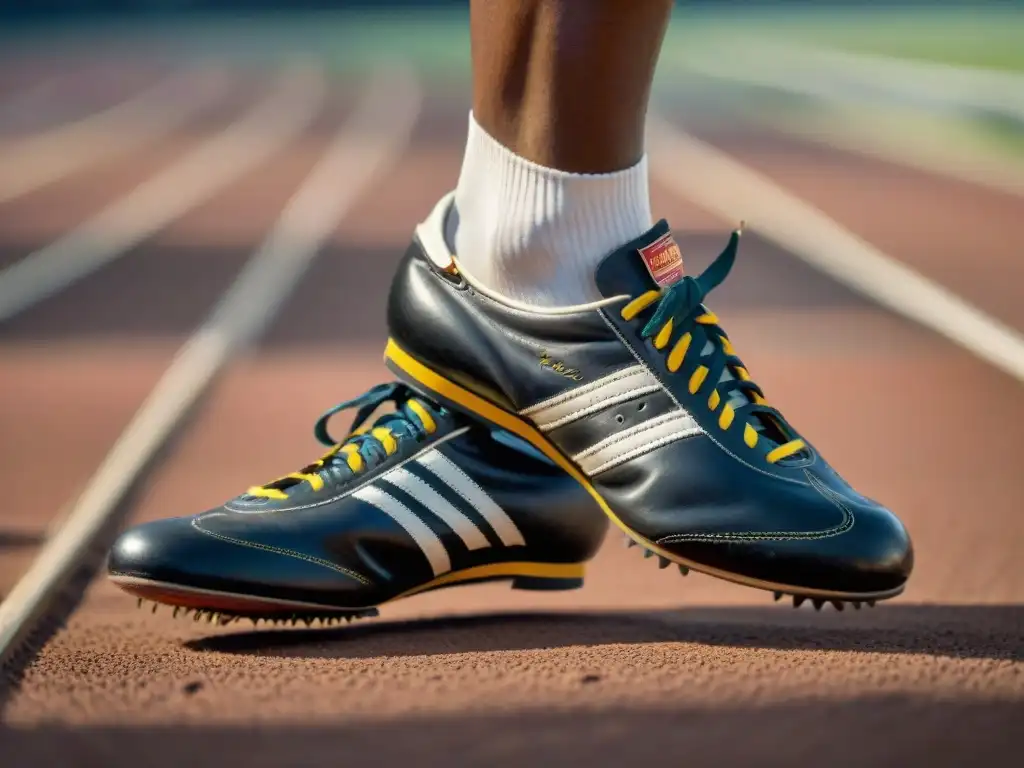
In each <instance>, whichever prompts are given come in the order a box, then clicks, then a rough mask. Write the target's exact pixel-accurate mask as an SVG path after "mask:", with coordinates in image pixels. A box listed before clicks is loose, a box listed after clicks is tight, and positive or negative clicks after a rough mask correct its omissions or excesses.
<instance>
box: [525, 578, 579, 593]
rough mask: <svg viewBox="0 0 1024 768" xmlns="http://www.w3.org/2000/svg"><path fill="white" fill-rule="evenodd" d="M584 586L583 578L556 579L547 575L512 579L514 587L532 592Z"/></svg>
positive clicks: (559, 590) (557, 590)
mask: <svg viewBox="0 0 1024 768" xmlns="http://www.w3.org/2000/svg"><path fill="white" fill-rule="evenodd" d="M582 586H583V578H582V577H579V578H571V579H555V578H550V577H545V576H517V577H516V578H514V579H512V589H522V590H527V591H530V592H561V591H563V590H570V589H579V588H580V587H582Z"/></svg>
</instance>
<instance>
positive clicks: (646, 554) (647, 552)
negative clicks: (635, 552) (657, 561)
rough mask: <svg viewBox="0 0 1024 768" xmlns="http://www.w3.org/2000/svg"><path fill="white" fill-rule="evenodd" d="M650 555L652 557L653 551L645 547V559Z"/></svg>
mask: <svg viewBox="0 0 1024 768" xmlns="http://www.w3.org/2000/svg"><path fill="white" fill-rule="evenodd" d="M650 557H654V552H652V551H651V550H649V549H645V550H644V559H645V560H646V559H647V558H650Z"/></svg>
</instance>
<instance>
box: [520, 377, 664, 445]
mask: <svg viewBox="0 0 1024 768" xmlns="http://www.w3.org/2000/svg"><path fill="white" fill-rule="evenodd" d="M659 389H661V384H660V383H659V382H658V380H657V379H656V378H655V377H654V374H652V373H651V372H650V371H648V370H647V368H645V367H644V366H642V365H633V366H630V367H629V368H623V369H621V370H618V371H615V372H614V373H610V374H608V375H607V376H603V377H601V378H600V379H598V380H597V381H592V382H591V383H589V384H586V385H584V386H582V387H577V388H576V389H572V390H569V391H568V392H563V393H562V394H560V395H557V396H555V397H552V398H550V399H548V400H545V401H543V402H540V403H537V404H535V405H531V406H530V407H529V408H526V409H524V410H522V411H520V412H519V415H520V416H528V417H530V419H532V420H533V422H534V423H535V424H536V425H537V428H538V429H540V430H542V431H545V432H546V431H548V430H552V429H555V428H557V427H561V426H564V425H565V424H570V423H572V422H574V421H576V420H577V419H581V418H583V417H584V416H589V415H590V414H592V413H596V412H598V411H602V410H604V409H605V408H609V407H611V406H613V405H617V404H618V403H625V402H628V401H630V400H634V399H636V398H638V397H643V396H644V395H649V394H650V393H651V392H657V391H658V390H659Z"/></svg>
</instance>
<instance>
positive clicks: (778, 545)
mask: <svg viewBox="0 0 1024 768" xmlns="http://www.w3.org/2000/svg"><path fill="white" fill-rule="evenodd" d="M846 506H847V508H848V512H849V517H848V518H845V519H844V521H843V524H841V525H836V526H833V527H831V528H822V529H821V530H819V531H815V530H814V528H813V526H807V527H806V528H805V529H802V530H778V531H772V530H771V529H770V528H768V527H767V526H762V527H761V528H755V527H753V526H752V527H751V529H752V530H757V531H758V533H756V534H753V535H749V534H748V535H745V536H744V535H729V534H720V533H716V534H713V535H709V536H703V537H702V536H700V535H688V536H685V537H678V536H667V537H663V538H662V539H660V540H658V541H657V543H658V545H659V546H661V547H663V548H664V549H666V550H667V551H669V552H671V553H672V554H674V555H676V556H677V557H679V558H680V559H684V560H686V561H688V562H691V563H693V564H695V565H696V566H697V567H698V568H699V567H700V566H701V565H704V566H706V567H707V568H710V569H714V570H718V571H721V572H723V573H725V574H735V575H736V576H739V577H740V578H741V579H742V580H745V581H748V582H754V583H763V585H764V586H766V587H771V588H776V587H786V586H788V587H791V588H792V590H793V591H794V592H798V591H800V590H806V592H807V593H808V594H811V593H814V592H816V591H820V592H828V593H834V594H836V595H842V594H849V595H851V596H853V595H862V596H877V597H882V596H886V595H891V594H896V593H898V592H899V591H900V590H901V589H902V588H903V586H904V584H905V583H906V581H907V579H908V578H909V576H910V572H911V570H912V569H913V563H914V550H913V544H912V543H911V540H910V536H909V534H908V533H907V530H906V528H905V527H904V526H903V524H902V523H901V522H900V520H899V519H898V518H897V517H896V516H895V515H894V514H893V513H892V512H890V511H889V510H887V509H885V508H884V507H881V506H880V505H877V504H874V503H873V502H870V501H867V500H865V501H863V502H857V503H846ZM822 512H823V513H824V512H832V513H834V508H833V509H829V510H822ZM806 516H807V518H808V519H814V517H815V515H814V513H813V511H808V512H807V515H806ZM750 517H751V518H752V521H754V520H757V519H761V520H772V519H774V518H777V517H778V515H777V514H774V515H773V514H771V512H770V511H768V510H764V511H761V512H758V513H753V514H751V515H750ZM820 517H821V518H826V515H825V514H821V515H820ZM831 517H833V518H834V514H833V515H831ZM826 519H827V518H826ZM762 529H763V530H762ZM782 591H785V589H783V590H782Z"/></svg>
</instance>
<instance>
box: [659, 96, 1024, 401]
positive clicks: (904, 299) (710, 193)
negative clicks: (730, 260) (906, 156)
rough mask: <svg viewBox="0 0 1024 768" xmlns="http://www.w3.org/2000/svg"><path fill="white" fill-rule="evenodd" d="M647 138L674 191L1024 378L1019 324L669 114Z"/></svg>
mask: <svg viewBox="0 0 1024 768" xmlns="http://www.w3.org/2000/svg"><path fill="white" fill-rule="evenodd" d="M648 139H649V141H650V149H651V154H652V155H653V156H655V157H656V158H657V159H658V162H654V163H652V164H651V169H652V170H651V173H652V175H654V176H655V177H656V178H657V179H658V180H659V181H660V182H661V183H662V184H664V185H665V186H666V187H668V188H669V189H670V190H672V191H674V192H675V193H677V194H679V195H682V196H683V197H686V198H688V199H689V200H692V201H693V202H695V203H697V204H698V205H700V206H702V207H704V208H706V209H707V210H709V211H712V212H713V213H715V214H717V215H719V216H722V217H723V218H725V219H726V220H732V221H735V222H737V223H738V222H739V221H740V220H741V219H746V220H747V221H751V220H752V221H753V224H752V225H751V226H752V228H753V229H756V230H757V231H759V232H760V233H761V234H763V235H764V236H765V237H766V238H768V239H769V240H772V241H773V242H775V243H776V244H778V245H780V246H782V247H783V248H785V249H786V250H787V251H789V252H791V253H793V254H794V255H795V256H797V257H799V258H800V259H802V260H803V261H805V262H806V263H808V264H810V265H811V266H812V267H815V268H817V269H819V270H820V271H822V272H824V273H825V274H827V275H829V276H830V277H832V278H833V279H835V280H838V281H839V282H840V283H843V284H844V285H847V286H849V287H850V288H852V289H854V290H856V291H858V292H860V293H861V294H863V295H866V296H868V297H869V298H871V299H872V300H874V301H875V302H877V303H878V304H880V305H882V306H884V307H886V308H888V309H890V310H891V311H893V312H895V313H896V314H898V315H901V316H903V317H906V318H908V319H910V320H913V321H915V322H917V323H919V324H920V325H922V326H924V327H926V328H929V329H930V330H932V331H934V332H936V333H938V334H940V335H942V336H944V337H945V338H947V339H949V340H950V341H952V342H954V343H956V344H958V345H960V346H961V347H963V348H964V349H966V350H967V351H968V352H971V353H972V354H974V355H976V356H977V357H979V358H981V359H982V360H984V361H985V362H987V363H989V364H991V365H993V366H994V367H996V368H998V369H999V370H1001V371H1003V372H1005V373H1008V374H1009V375H1010V376H1013V377H1014V378H1015V379H1017V380H1018V381H1021V382H1024V337H1022V336H1021V334H1020V333H1018V332H1017V331H1015V330H1014V329H1012V328H1010V327H1009V326H1007V325H1005V324H1004V323H1001V322H1000V321H999V320H997V319H995V318H994V317H991V316H990V315H988V314H986V313H985V312H983V311H982V310H981V309H979V308H977V307H975V306H974V305H972V304H969V303H968V302H966V301H964V300H963V299H961V298H960V297H959V296H957V295H956V294H955V293H953V292H952V291H950V290H948V289H947V288H944V287H943V286H941V285H939V284H938V283H936V282H933V281H932V280H929V279H928V278H927V277H925V276H924V275H922V274H920V273H918V272H916V271H914V270H912V269H910V268H909V267H907V266H906V265H904V264H902V263H901V262H899V261H897V260H896V259H894V258H893V257H891V256H889V255H888V254H885V253H883V252H882V251H881V250H879V249H878V248H876V247H874V246H873V245H871V244H870V243H867V242H865V241H864V240H862V239H861V238H859V237H857V236H856V235H855V234H853V233H852V232H850V231H849V230H847V229H845V228H844V227H842V226H841V225H840V224H838V223H837V222H836V221H834V220H833V219H831V218H830V217H829V216H827V215H826V214H825V213H824V212H822V211H821V210H819V209H818V208H815V207H814V206H812V205H811V204H809V203H807V202H805V201H804V200H802V199H800V198H799V197H797V196H795V195H793V194H791V193H789V192H787V191H786V190H785V189H783V188H782V187H780V186H779V185H777V184H776V183H775V182H773V181H771V180H770V179H768V178H767V177H766V176H763V175H761V174H759V173H757V172H756V171H754V170H752V169H750V168H748V167H746V166H745V165H743V164H742V163H739V162H738V161H736V160H735V159H733V158H732V157H730V156H729V155H727V154H726V153H724V152H722V151H720V150H718V149H716V148H714V147H712V146H711V145H709V144H706V143H704V142H702V141H700V140H698V139H696V138H694V137H692V136H690V135H689V134H687V133H685V132H684V131H682V130H681V129H679V128H677V127H676V126H674V125H672V124H671V123H669V122H668V121H667V120H665V119H664V118H662V117H660V116H657V115H652V116H651V117H650V119H649V121H648ZM677 168H681V169H682V172H676V170H675V169H677Z"/></svg>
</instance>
